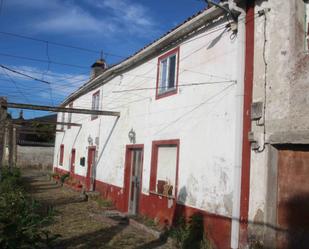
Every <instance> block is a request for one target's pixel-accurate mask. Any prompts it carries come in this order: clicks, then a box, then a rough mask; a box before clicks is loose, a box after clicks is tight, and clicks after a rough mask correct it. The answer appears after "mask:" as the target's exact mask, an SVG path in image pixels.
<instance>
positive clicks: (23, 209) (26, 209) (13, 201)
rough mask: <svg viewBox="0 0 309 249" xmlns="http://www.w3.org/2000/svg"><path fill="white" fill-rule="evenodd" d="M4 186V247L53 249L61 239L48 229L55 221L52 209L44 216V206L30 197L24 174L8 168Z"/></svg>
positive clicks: (0, 242)
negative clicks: (22, 178) (41, 207)
mask: <svg viewBox="0 0 309 249" xmlns="http://www.w3.org/2000/svg"><path fill="white" fill-rule="evenodd" d="M2 176H3V178H2V181H1V183H0V248H3V249H16V248H23V249H28V248H29V249H30V248H31V249H32V248H34V249H36V248H51V247H50V245H51V241H54V240H55V239H56V238H57V237H58V236H57V235H55V236H54V235H51V234H50V233H49V232H48V231H46V230H44V226H45V225H46V224H47V223H48V222H50V221H51V220H52V213H51V211H50V210H49V211H48V212H46V213H45V214H40V212H39V210H40V205H39V203H37V202H36V201H34V200H32V199H31V198H29V197H27V196H26V194H25V192H24V189H23V188H22V181H21V177H20V172H19V171H18V170H16V169H14V170H12V171H10V170H8V169H4V171H3V175H2Z"/></svg>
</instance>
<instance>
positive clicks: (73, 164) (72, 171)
mask: <svg viewBox="0 0 309 249" xmlns="http://www.w3.org/2000/svg"><path fill="white" fill-rule="evenodd" d="M74 172H75V149H72V152H71V166H70V174H71V175H74Z"/></svg>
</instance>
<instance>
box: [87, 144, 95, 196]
mask: <svg viewBox="0 0 309 249" xmlns="http://www.w3.org/2000/svg"><path fill="white" fill-rule="evenodd" d="M95 151H96V148H95V147H89V148H88V160H87V175H86V190H87V191H90V190H93V189H91V183H92V179H93V174H92V171H93V165H94V163H95Z"/></svg>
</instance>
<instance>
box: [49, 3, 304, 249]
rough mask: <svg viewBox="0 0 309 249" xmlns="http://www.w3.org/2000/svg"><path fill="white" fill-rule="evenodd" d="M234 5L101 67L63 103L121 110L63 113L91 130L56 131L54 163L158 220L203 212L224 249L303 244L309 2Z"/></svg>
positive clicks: (211, 233)
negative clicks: (104, 113)
mask: <svg viewBox="0 0 309 249" xmlns="http://www.w3.org/2000/svg"><path fill="white" fill-rule="evenodd" d="M228 2H229V4H226V5H225V10H224V9H222V8H216V7H212V8H209V9H208V10H205V11H202V12H201V13H198V14H197V15H195V16H194V17H192V18H190V19H189V20H187V21H186V22H185V23H183V24H182V25H180V26H179V27H177V28H175V29H174V30H172V31H171V32H169V33H167V34H166V35H164V36H163V37H161V38H160V39H158V40H157V41H155V42H154V43H152V44H150V45H149V46H147V47H145V48H143V49H142V50H141V51H139V52H137V53H136V54H135V55H133V56H132V57H130V58H128V59H126V60H124V61H123V62H121V63H119V64H118V65H116V66H113V67H111V68H107V69H106V68H105V66H106V65H105V64H104V63H103V62H100V63H99V64H102V65H103V64H104V69H100V70H99V71H100V73H101V74H100V75H99V76H97V77H93V78H92V79H91V80H90V81H89V82H88V83H87V84H85V85H84V86H83V87H82V88H81V89H79V90H77V91H76V92H74V93H73V94H72V95H70V96H69V97H68V98H67V99H66V100H65V101H64V103H63V106H71V107H72V106H73V107H75V108H87V107H88V108H92V109H100V110H109V111H117V112H120V117H112V116H98V117H97V116H86V115H79V114H74V115H65V116H62V115H61V114H60V115H58V121H64V120H65V121H72V122H75V123H81V124H82V127H78V128H76V127H62V128H63V131H64V132H59V133H57V136H56V146H55V156H54V167H55V170H56V171H58V172H68V171H70V172H71V173H72V174H73V175H74V176H75V177H76V178H77V179H79V180H81V181H82V182H83V183H84V185H85V187H86V188H87V189H89V190H97V191H99V192H100V193H101V194H102V195H103V196H104V197H106V198H109V199H111V200H113V202H114V203H115V205H116V207H117V208H118V209H119V210H121V211H123V212H129V213H131V214H142V215H147V216H149V217H151V218H153V219H155V220H156V221H158V222H160V223H161V224H164V223H165V224H171V223H173V222H174V221H175V220H176V219H177V217H179V215H180V214H184V215H185V216H187V217H188V216H190V215H192V214H193V213H200V214H202V215H203V216H204V226H205V231H206V233H207V234H208V236H209V238H210V240H211V241H212V242H213V244H214V246H215V247H217V248H223V249H225V248H247V247H248V245H249V244H250V243H261V244H265V245H267V246H270V248H306V247H301V246H302V245H301V243H303V244H304V245H305V244H306V243H307V241H306V240H305V239H304V238H308V237H309V236H307V235H308V227H307V225H308V223H304V222H302V221H306V220H308V216H306V215H308V212H306V211H305V210H308V209H306V207H308V195H309V193H308V189H309V187H308V184H307V183H306V179H308V174H309V170H308V166H307V165H308V162H309V156H308V153H309V152H308V150H309V149H308V144H309V143H308V141H309V127H308V122H307V119H308V114H309V113H308V112H309V108H308V93H307V91H306V90H307V89H308V86H307V80H306V79H307V72H308V70H307V67H308V65H307V64H308V63H307V57H308V25H307V23H308V16H309V15H308V14H309V11H308V10H307V8H308V6H307V4H306V3H305V2H304V1H302V0H291V1H285V2H284V3H283V2H282V1H279V0H273V1H266V0H265V1H262V0H260V1H228ZM234 2H236V3H237V5H236V4H235V3H234ZM226 9H229V10H232V13H234V18H231V13H229V18H226V14H227V11H226ZM235 24H236V25H235ZM170 79H172V80H170ZM59 128H61V127H59ZM298 207H302V208H301V209H297V208H298ZM296 210H298V211H299V212H298V211H296ZM295 214H297V215H298V216H297V215H295ZM306 224H307V225H306ZM300 230H301V231H300ZM291 231H292V232H291ZM291 234H296V235H297V236H294V237H295V238H294V237H293V236H292V237H291V236H290V235H291ZM289 236H290V237H289ZM295 241H298V245H297V246H298V247H297V246H296V244H295ZM293 243H294V244H293Z"/></svg>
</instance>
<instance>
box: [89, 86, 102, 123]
mask: <svg viewBox="0 0 309 249" xmlns="http://www.w3.org/2000/svg"><path fill="white" fill-rule="evenodd" d="M99 105H100V91H97V92H96V93H94V94H93V95H92V107H91V109H92V110H99V109H100V106H99ZM97 117H98V115H91V120H93V119H96V118H97Z"/></svg>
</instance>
